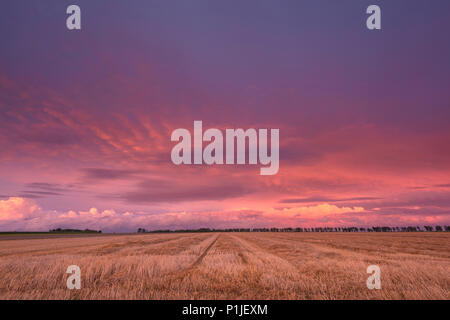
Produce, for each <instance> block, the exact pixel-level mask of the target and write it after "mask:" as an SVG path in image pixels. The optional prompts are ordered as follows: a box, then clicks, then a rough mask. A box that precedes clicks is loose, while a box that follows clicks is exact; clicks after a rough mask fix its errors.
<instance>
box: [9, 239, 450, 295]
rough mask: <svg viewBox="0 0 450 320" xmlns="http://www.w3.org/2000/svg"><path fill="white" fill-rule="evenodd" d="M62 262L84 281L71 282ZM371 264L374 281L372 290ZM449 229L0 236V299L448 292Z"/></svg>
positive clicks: (440, 293) (421, 293)
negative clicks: (376, 286)
mask: <svg viewBox="0 0 450 320" xmlns="http://www.w3.org/2000/svg"><path fill="white" fill-rule="evenodd" d="M69 265H78V266H79V267H80V269H81V289H80V290H69V289H67V287H66V280H67V278H68V277H69V274H66V269H67V267H68V266H69ZM369 265H378V266H379V267H380V268H381V289H380V290H369V289H368V288H367V286H366V280H367V278H368V276H369V274H367V273H366V269H367V267H368V266H369ZM449 272H450V234H449V233H355V234H353V233H184V234H144V235H101V236H100V235H99V236H89V237H83V236H80V237H70V238H64V237H59V238H49V239H42V238H38V239H9V240H0V299H449V298H450V277H449Z"/></svg>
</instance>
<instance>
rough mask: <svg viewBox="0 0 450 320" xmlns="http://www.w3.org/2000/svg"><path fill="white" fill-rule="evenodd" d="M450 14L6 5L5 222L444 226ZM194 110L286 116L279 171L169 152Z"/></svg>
mask: <svg viewBox="0 0 450 320" xmlns="http://www.w3.org/2000/svg"><path fill="white" fill-rule="evenodd" d="M70 4H77V5H79V6H80V8H81V25H82V29H81V30H71V31H69V30H68V29H67V28H66V18H67V17H68V15H67V14H66V8H67V6H68V5H70ZM371 4H377V5H379V6H380V8H381V17H382V29H381V30H368V29H367V28H366V19H367V17H368V15H367V14H366V13H365V11H366V8H367V7H368V6H369V5H371ZM449 18H450V2H449V1H447V0H434V1H432V2H430V1H425V0H408V1H406V0H397V1H375V0H371V1H365V0H342V1H333V0H314V1H313V0H311V1H298V0H295V1H294V0H282V1H268V0H258V1H256V0H248V1H237V0H227V1H206V0H196V1H181V0H173V1H161V0H159V1H147V0H146V1H144V0H142V1H141V0H129V1H117V0H109V1H105V0H97V1H84V0H76V1H62V0H45V1H27V0H14V1H13V0H4V1H2V3H1V5H0V39H1V47H0V150H1V152H0V231H19V230H20V231H22V230H25V231H45V230H48V229H53V228H81V229H85V228H89V229H101V230H103V231H104V232H129V231H135V230H136V229H137V228H146V229H149V230H152V229H184V228H201V227H210V228H257V227H321V226H328V227H345V226H360V227H367V226H409V225H412V226H416V225H418V226H423V225H448V224H449V223H450V148H449V146H450V126H449V123H450V122H449V120H450V90H449V88H450V59H449V57H450V38H449V37H448V31H449V27H448V21H449ZM195 120H201V121H202V122H203V127H204V128H205V129H206V128H219V129H221V130H225V129H226V128H233V129H234V128H243V129H248V128H255V129H259V128H279V130H280V169H279V171H278V173H277V174H276V175H272V176H261V175H260V174H259V169H260V165H211V166H208V165H180V166H177V165H175V164H173V163H172V161H171V158H170V154H171V149H172V148H173V147H174V145H175V143H174V142H172V141H171V139H170V137H171V133H172V131H173V130H175V129H177V128H186V129H188V130H190V131H191V132H192V130H193V122H194V121H195Z"/></svg>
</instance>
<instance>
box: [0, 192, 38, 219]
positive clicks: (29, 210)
mask: <svg viewBox="0 0 450 320" xmlns="http://www.w3.org/2000/svg"><path fill="white" fill-rule="evenodd" d="M39 213H41V209H40V208H39V206H38V205H37V204H36V203H35V202H34V201H32V200H29V199H24V198H21V197H10V198H8V199H7V200H0V222H1V221H10V220H27V219H30V218H33V217H37V216H38V214H39Z"/></svg>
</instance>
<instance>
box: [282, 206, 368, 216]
mask: <svg viewBox="0 0 450 320" xmlns="http://www.w3.org/2000/svg"><path fill="white" fill-rule="evenodd" d="M364 211H365V209H364V208H363V207H338V206H336V205H332V204H328V203H322V204H318V205H313V206H302V207H293V208H282V209H280V210H277V211H275V213H277V214H281V215H283V216H294V217H302V218H307V219H315V218H318V217H324V216H332V215H339V214H344V213H360V212H364Z"/></svg>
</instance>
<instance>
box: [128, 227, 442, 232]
mask: <svg viewBox="0 0 450 320" xmlns="http://www.w3.org/2000/svg"><path fill="white" fill-rule="evenodd" d="M444 231H445V232H450V226H434V227H433V226H423V228H421V227H419V226H414V227H371V228H358V227H344V228H340V227H336V228H329V227H327V228H239V229H210V228H199V229H179V230H169V229H167V230H146V229H144V228H139V229H138V230H137V232H138V233H177V232H444Z"/></svg>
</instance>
